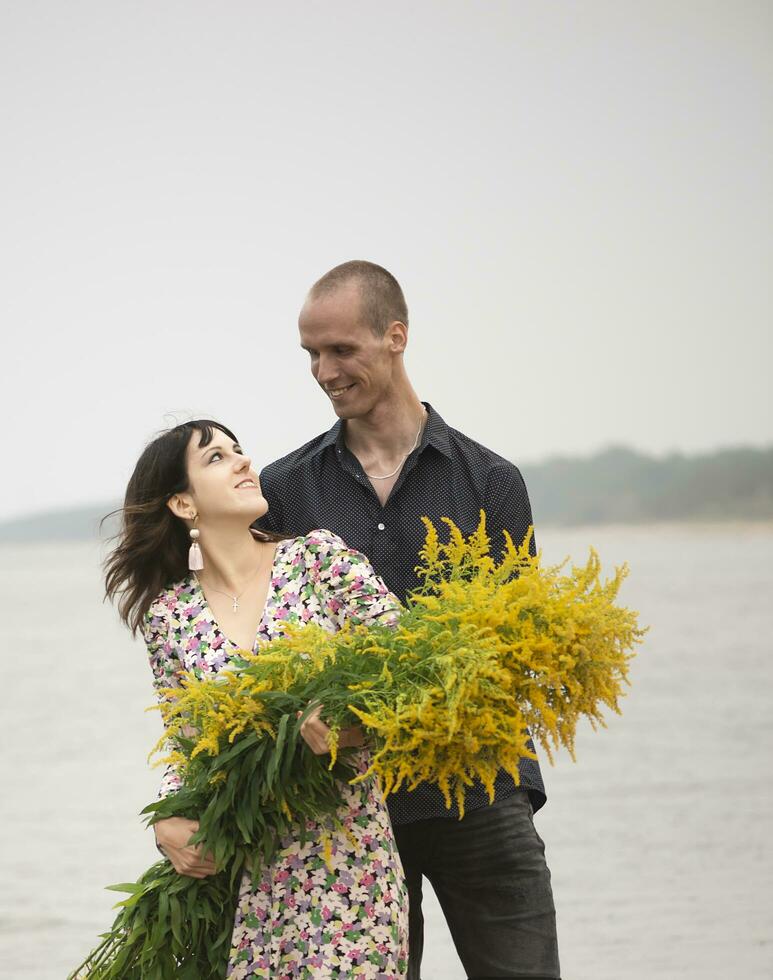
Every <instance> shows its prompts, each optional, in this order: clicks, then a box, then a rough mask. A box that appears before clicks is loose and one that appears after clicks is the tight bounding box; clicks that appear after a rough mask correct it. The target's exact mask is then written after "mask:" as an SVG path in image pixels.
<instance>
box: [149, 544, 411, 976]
mask: <svg viewBox="0 0 773 980" xmlns="http://www.w3.org/2000/svg"><path fill="white" fill-rule="evenodd" d="M398 608H399V603H398V600H397V599H396V598H395V596H393V595H392V594H391V593H390V592H389V590H388V589H387V587H386V586H385V585H384V582H383V581H382V580H381V579H380V578H379V577H378V576H377V575H376V573H375V572H374V570H373V568H372V567H371V565H370V563H369V562H368V560H367V558H366V557H365V556H364V555H362V554H360V553H359V552H357V551H353V550H351V549H349V548H347V547H346V545H345V544H344V542H343V541H342V540H341V538H339V537H338V536H337V535H335V534H333V533H332V532H331V531H327V530H317V531H312V532H311V533H309V534H307V535H304V536H302V537H297V538H292V539H287V540H284V541H280V542H279V543H278V545H277V549H276V553H275V557H274V563H273V568H272V574H271V582H270V585H269V590H268V595H267V598H266V604H265V608H264V611H263V617H262V619H261V621H260V624H259V626H258V632H257V637H256V641H255V652H258V648H259V645H260V644H261V643H262V642H265V641H266V640H270V639H272V638H274V637H276V636H280V635H282V633H284V632H285V630H286V626H287V624H298V623H308V622H312V623H317V624H319V625H321V626H323V627H324V628H325V629H328V630H329V631H330V632H335V631H336V630H338V629H340V628H341V626H342V625H343V624H344V622H345V621H346V620H351V621H353V622H359V623H370V622H375V621H381V622H384V621H387V622H393V621H394V620H395V619H396V617H397V615H398V612H397V610H398ZM382 617H383V618H382ZM144 636H145V641H146V643H147V645H148V653H149V655H150V663H151V667H152V669H153V676H154V684H155V686H156V688H157V689H158V690H160V689H161V688H164V687H169V686H173V685H175V684H177V683H179V681H178V676H179V674H180V672H181V671H184V670H190V671H192V672H193V673H194V674H195V675H196V676H197V677H200V678H201V677H205V676H209V675H214V674H216V673H217V672H218V671H219V670H223V669H224V668H228V667H232V666H238V664H239V663H240V659H239V657H238V656H237V655H236V650H237V647H236V646H235V644H233V643H232V642H231V641H230V640H229V639H228V638H227V637H226V636H224V634H223V633H222V632H221V631H220V629H219V627H218V625H217V622H216V621H215V619H214V617H213V615H212V612H211V610H210V609H209V607H208V605H207V601H206V599H205V597H204V594H203V592H202V590H201V586H200V585H199V582H198V579H197V578H196V576H195V574H193V573H191V574H190V575H188V576H187V577H186V578H185V579H183V580H182V581H181V582H177V583H176V584H174V585H172V586H170V587H169V588H168V589H166V590H165V591H164V592H163V593H162V594H161V595H160V596H159V597H158V598H157V599H156V600H155V602H154V603H153V604H152V605H151V607H150V609H149V610H148V612H147V614H146V616H145V622H144ZM365 764H367V763H366V752H365V750H362V752H361V753H360V765H365ZM178 785H179V777H178V776H177V775H176V773H175V772H174V771H173V770H171V769H168V770H167V772H166V773H165V775H164V779H163V781H162V787H161V794H162V795H165V794H166V793H169V792H171V791H173V790H174V789H175V788H177V786H178ZM337 817H338V819H339V820H340V824H341V825H342V826H343V828H344V829H343V831H342V830H340V829H339V830H336V829H332V827H331V826H327V825H326V826H323V825H322V824H319V823H310V824H309V829H310V832H309V833H308V834H307V838H306V842H305V844H301V843H300V841H299V840H297V839H295V838H293V837H288V838H287V839H284V840H283V841H282V842H281V846H280V849H279V851H278V853H277V855H276V856H275V858H274V860H273V861H272V863H271V864H270V865H267V866H266V867H265V868H264V869H263V873H262V876H261V878H260V879H259V881H258V882H257V883H256V885H255V887H253V884H252V879H251V875H250V874H248V873H246V872H245V874H244V876H243V877H242V881H241V886H240V890H239V899H238V903H237V908H236V916H235V921H234V930H233V936H232V942H231V952H230V956H229V963H228V972H227V976H228V977H231V978H233V980H241V978H242V977H260V978H271V980H286V978H287V980H289V978H296V977H301V978H303V977H308V978H312V977H313V978H325V977H331V978H332V977H363V978H372V980H387V978H390V980H392V978H400V977H404V976H405V971H406V966H407V956H408V893H407V890H406V887H405V880H404V876H403V869H402V865H401V863H400V857H399V855H398V853H397V847H396V845H395V842H394V837H393V834H392V827H391V824H390V822H389V815H388V811H387V808H386V804H385V803H384V802H383V800H382V798H381V794H380V792H379V790H378V786H377V784H376V783H374V782H373V781H367V782H365V783H361V784H358V785H357V786H349V785H348V784H345V783H341V807H340V809H339V811H338V814H337ZM331 844H332V858H331Z"/></svg>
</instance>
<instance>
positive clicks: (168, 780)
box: [142, 601, 182, 798]
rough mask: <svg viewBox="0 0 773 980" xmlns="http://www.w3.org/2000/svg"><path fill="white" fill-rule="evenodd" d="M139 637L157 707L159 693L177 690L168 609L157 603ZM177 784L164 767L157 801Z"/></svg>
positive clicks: (171, 770)
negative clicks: (169, 688) (141, 637)
mask: <svg viewBox="0 0 773 980" xmlns="http://www.w3.org/2000/svg"><path fill="white" fill-rule="evenodd" d="M142 635H143V638H144V640H145V644H146V646H147V648H148V657H149V659H150V669H151V670H152V671H153V687H154V688H155V690H156V696H157V698H158V701H159V703H161V702H162V701H163V700H164V695H163V694H162V693H161V692H162V690H163V689H164V688H166V687H179V686H180V678H179V674H180V671H181V670H182V666H181V664H180V661H179V660H178V658H177V656H176V655H175V653H174V647H173V646H172V644H171V642H170V640H169V609H168V607H167V606H166V605H165V604H164V603H163V602H161V601H156V602H154V603H153V605H152V606H151V607H150V609H148V611H147V612H146V613H145V617H144V620H143V624H142ZM180 784H181V780H180V777H179V775H178V774H177V772H176V771H175V769H174V767H173V766H171V765H168V766H167V767H166V769H165V770H164V774H163V776H162V778H161V786H160V788H159V791H158V796H159V798H161V797H164V796H168V795H169V794H170V793H173V792H174V791H175V790H177V789H179V788H180Z"/></svg>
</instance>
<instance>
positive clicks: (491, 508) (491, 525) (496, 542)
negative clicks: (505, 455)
mask: <svg viewBox="0 0 773 980" xmlns="http://www.w3.org/2000/svg"><path fill="white" fill-rule="evenodd" d="M483 509H484V510H485V511H486V530H487V531H488V536H489V538H490V539H491V552H492V554H493V555H496V556H497V557H499V556H500V555H501V553H502V550H503V548H504V543H505V541H504V537H503V535H502V531H503V530H507V531H508V532H509V534H510V537H511V538H512V539H513V544H515V545H516V547H518V546H520V545H521V544H522V543H523V539H524V538H525V537H526V532H527V531H528V530H529V527H530V526H531V525H532V524H533V520H532V514H531V504H530V502H529V494H528V493H527V491H526V484H525V483H524V481H523V477H522V476H521V473H520V470H519V469H518V467H517V466H513V465H512V463H508V464H506V465H504V466H501V467H495V468H494V469H492V470H491V472H490V473H489V475H488V479H487V481H486V497H485V500H484V502H483ZM529 554H530V555H532V556H534V555H536V554H537V544H536V540H535V537H534V534H532V536H531V541H530V542H529Z"/></svg>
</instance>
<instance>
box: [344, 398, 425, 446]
mask: <svg viewBox="0 0 773 980" xmlns="http://www.w3.org/2000/svg"><path fill="white" fill-rule="evenodd" d="M425 417H426V416H425V409H424V406H423V405H422V403H421V402H420V401H419V399H418V397H417V396H416V393H415V392H414V391H413V390H411V391H410V392H409V393H406V395H405V396H403V397H401V398H395V399H391V400H389V401H386V402H380V403H379V404H378V405H377V406H376V407H375V408H374V409H373V411H372V412H369V413H368V414H367V415H365V416H362V417H360V418H356V419H347V420H346V422H345V425H344V437H345V439H346V444H347V446H348V447H349V449H350V450H351V451H352V452H353V453H354V455H355V456H357V457H358V458H359V459H360V460H362V459H363V458H365V459H378V460H393V459H397V458H399V457H402V456H405V455H406V454H408V453H409V452H410V451H411V449H412V447H413V445H414V443H415V442H416V437H417V433H419V434H420V432H421V427H422V426H423V424H424V421H425Z"/></svg>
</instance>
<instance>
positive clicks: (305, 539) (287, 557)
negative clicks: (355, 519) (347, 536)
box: [280, 527, 357, 579]
mask: <svg viewBox="0 0 773 980" xmlns="http://www.w3.org/2000/svg"><path fill="white" fill-rule="evenodd" d="M282 545H284V546H285V547H284V555H283V560H284V562H285V563H286V564H289V565H294V566H298V565H302V566H303V567H304V571H306V572H307V574H308V575H309V576H310V577H311V578H312V579H316V578H318V577H319V575H320V574H321V573H322V572H324V571H325V570H326V569H328V568H329V567H330V566H331V565H332V564H334V563H340V562H341V561H344V560H346V559H347V558H351V557H353V556H354V555H356V554H357V553H356V552H354V551H352V550H351V549H350V548H349V547H347V544H346V542H345V541H344V540H343V538H341V537H340V536H339V535H338V534H335V533H334V532H333V531H331V530H330V529H329V528H326V527H318V528H315V529H314V530H313V531H309V532H308V533H307V534H299V535H297V536H296V537H294V538H290V539H288V540H287V541H283V542H281V544H280V547H281V546H282Z"/></svg>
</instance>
